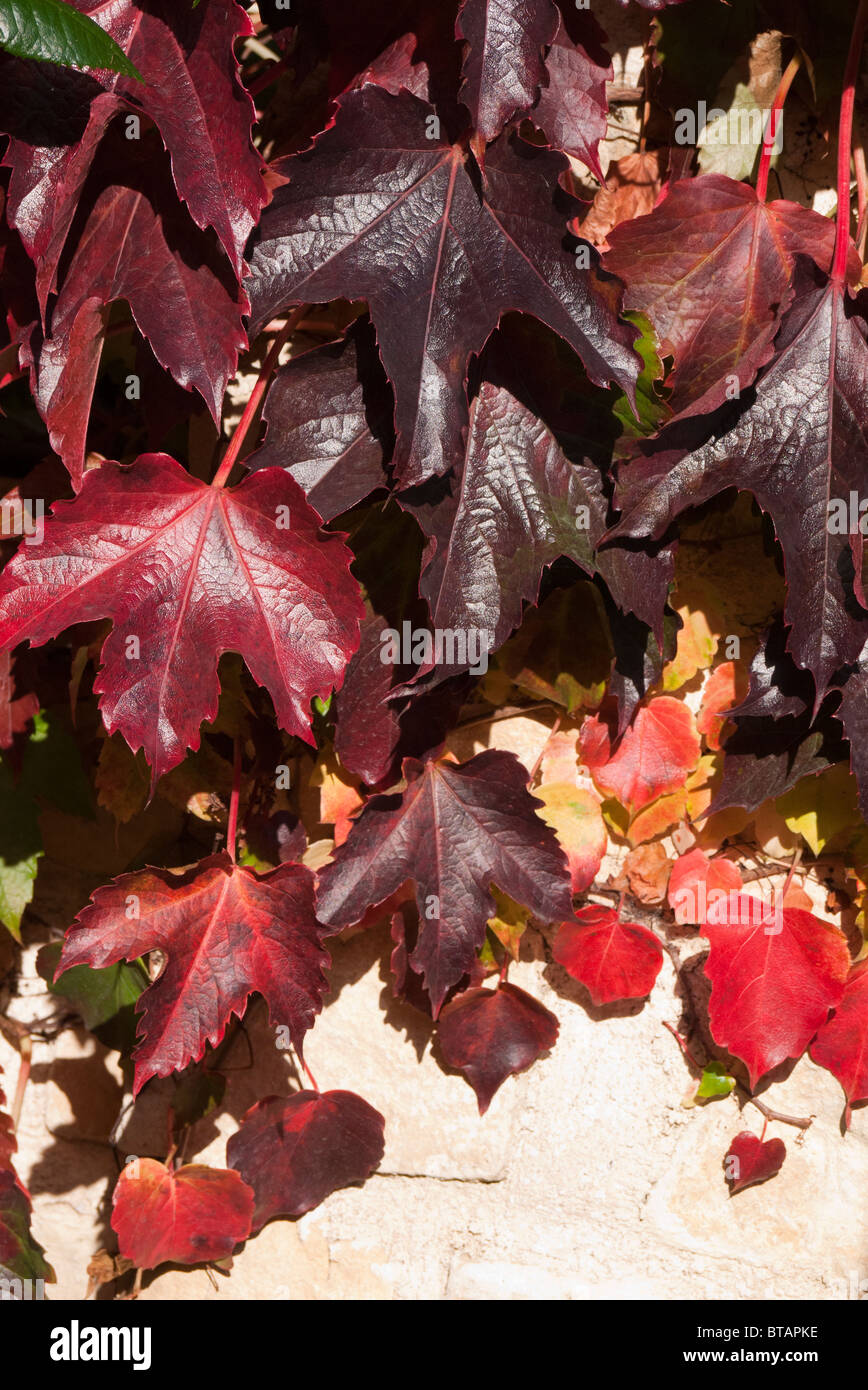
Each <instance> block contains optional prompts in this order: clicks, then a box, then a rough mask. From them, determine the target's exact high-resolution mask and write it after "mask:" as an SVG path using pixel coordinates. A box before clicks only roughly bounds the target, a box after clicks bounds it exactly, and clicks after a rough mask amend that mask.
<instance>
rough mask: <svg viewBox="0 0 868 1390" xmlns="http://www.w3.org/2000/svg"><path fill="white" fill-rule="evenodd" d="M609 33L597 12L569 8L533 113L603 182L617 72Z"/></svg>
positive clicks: (553, 140)
mask: <svg viewBox="0 0 868 1390" xmlns="http://www.w3.org/2000/svg"><path fill="white" fill-rule="evenodd" d="M605 37H606V36H605V34H604V33H603V30H602V29H601V28H600V26H599V24H598V23H597V21H596V20H595V19H594V17H593V15H591V14H589V13H587V12H583V11H580V12H578V13H577V12H575V11H574V10H572V9H571V8H565V9H564V11H563V13H562V14H561V15H560V16H559V19H558V27H557V32H556V33H555V36H554V38H553V40H552V44H551V47H550V48H549V51H548V53H547V54H546V59H545V78H546V80H545V81H544V82H543V84H542V87H541V89H540V94H539V100H538V101H537V103H536V106H535V107H534V108H533V110H532V111H531V112H529V115H530V119H531V120H532V121H533V123H534V125H536V126H538V127H539V128H540V130H542V131H544V132H545V134H546V136H547V137H548V141H549V144H550V145H552V146H553V147H554V148H555V149H556V150H563V151H564V153H565V154H568V155H571V156H572V157H573V158H574V159H580V160H581V161H582V163H583V164H586V165H587V167H588V168H589V169H590V170H591V173H592V174H594V175H595V176H596V177H597V178H598V179H599V180H600V182H601V183H602V182H603V170H602V168H601V167H600V154H599V146H600V141H601V140H603V139H605V135H606V121H607V118H608V114H609V103H608V99H607V97H606V82H607V80H609V79H610V78H611V76H612V72H613V68H612V60H611V58H610V57H609V54H608V53H607V51H606V49H605V48H604V47H603V44H604V41H605Z"/></svg>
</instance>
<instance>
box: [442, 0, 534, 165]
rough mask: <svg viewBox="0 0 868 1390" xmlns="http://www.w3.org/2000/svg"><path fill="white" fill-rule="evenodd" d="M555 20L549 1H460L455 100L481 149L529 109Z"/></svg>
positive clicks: (457, 26)
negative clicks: (469, 121)
mask: <svg viewBox="0 0 868 1390" xmlns="http://www.w3.org/2000/svg"><path fill="white" fill-rule="evenodd" d="M559 21H560V16H559V14H558V9H557V6H556V5H555V4H554V0H462V4H461V8H460V9H459V11H458V19H457V20H456V23H455V33H456V36H457V37H458V38H459V39H463V40H464V42H465V45H466V47H465V52H464V63H463V65H462V69H461V71H462V77H463V81H462V83H461V88H460V90H459V93H458V96H459V100H460V101H462V102H463V103H464V105H465V106H466V107H467V109H468V111H469V112H470V116H471V119H472V121H473V125H474V128H475V130H476V134H477V136H478V138H479V141H480V142H481V143H482V144H483V145H485V144H488V143H489V142H490V141H491V140H493V139H494V138H495V137H496V136H497V135H499V134H500V132H501V131H502V130H503V127H504V126H505V125H506V123H507V121H509V120H511V119H512V117H513V116H515V115H516V114H517V113H519V112H522V113H523V112H526V111H527V110H528V109H529V108H530V107H531V106H533V104H534V102H535V101H536V98H537V92H538V91H539V85H540V81H541V80H542V76H543V50H544V48H545V47H546V46H547V45H548V44H550V43H551V42H552V39H553V38H554V36H555V33H556V31H557V29H558V25H559Z"/></svg>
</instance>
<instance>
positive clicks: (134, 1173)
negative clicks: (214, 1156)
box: [111, 1158, 253, 1269]
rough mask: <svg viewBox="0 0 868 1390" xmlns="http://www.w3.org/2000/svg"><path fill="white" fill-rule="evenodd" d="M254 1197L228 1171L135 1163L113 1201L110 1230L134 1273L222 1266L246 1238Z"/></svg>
mask: <svg viewBox="0 0 868 1390" xmlns="http://www.w3.org/2000/svg"><path fill="white" fill-rule="evenodd" d="M252 1217H253V1191H252V1189H251V1188H250V1187H248V1185H247V1183H245V1182H244V1181H243V1180H242V1179H241V1177H240V1176H239V1174H238V1173H236V1172H235V1171H234V1169H232V1168H209V1167H208V1166H207V1164H204V1163H185V1164H184V1166H183V1167H181V1168H178V1169H173V1168H171V1167H169V1166H168V1165H167V1164H165V1163H160V1162H159V1161H158V1160H157V1159H155V1158H137V1159H134V1160H133V1161H132V1162H130V1163H128V1164H127V1165H126V1166H125V1167H124V1168H123V1169H122V1171H121V1174H120V1177H119V1178H118V1180H117V1184H116V1186H115V1190H114V1193H113V1195H112V1217H111V1225H112V1230H113V1231H115V1232H116V1233H117V1237H118V1248H119V1250H120V1254H121V1256H122V1257H123V1258H124V1259H127V1260H131V1261H132V1263H133V1264H134V1265H135V1266H136V1268H137V1269H156V1267H157V1265H161V1264H165V1263H166V1262H167V1261H169V1262H171V1263H172V1264H178V1265H195V1264H202V1263H205V1262H206V1261H210V1260H224V1259H226V1257H227V1256H228V1255H231V1254H232V1251H233V1250H234V1249H235V1247H236V1245H239V1244H240V1243H241V1241H243V1240H246V1239H247V1237H248V1236H249V1235H250V1229H251V1221H252Z"/></svg>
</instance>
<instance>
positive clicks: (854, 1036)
mask: <svg viewBox="0 0 868 1390" xmlns="http://www.w3.org/2000/svg"><path fill="white" fill-rule="evenodd" d="M810 1051H811V1057H812V1059H813V1061H815V1062H816V1063H817V1066H818V1067H826V1068H827V1070H828V1071H830V1072H831V1073H832V1075H833V1076H836V1077H837V1078H838V1080H839V1081H840V1083H841V1086H842V1088H843V1090H844V1094H845V1095H846V1097H847V1117H848V1123H849V1113H850V1106H851V1105H855V1104H856V1102H857V1101H860V1100H868V960H863V961H860V962H859V964H858V965H854V966H853V968H852V970H851V971H850V974H849V976H848V977H847V983H846V984H845V986H844V996H843V998H842V999H841V1002H840V1003H839V1004H836V1005H835V1011H834V1013H833V1014H832V1016H831V1018H830V1019H829V1020H828V1022H826V1023H824V1024H823V1026H822V1028H821V1029H820V1031H819V1033H818V1034H817V1036H816V1037H815V1038H814V1041H813V1042H812V1043H811V1049H810Z"/></svg>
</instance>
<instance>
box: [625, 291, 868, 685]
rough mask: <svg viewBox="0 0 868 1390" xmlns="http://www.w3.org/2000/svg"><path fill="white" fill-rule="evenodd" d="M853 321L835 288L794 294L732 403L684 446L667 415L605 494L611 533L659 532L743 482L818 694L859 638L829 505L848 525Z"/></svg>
mask: <svg viewBox="0 0 868 1390" xmlns="http://www.w3.org/2000/svg"><path fill="white" fill-rule="evenodd" d="M862 328H863V326H862V324H861V320H860V319H859V318H858V316H857V315H856V313H855V311H854V309H853V307H852V305H851V303H850V301H849V299H848V298H847V297H846V296H845V294H844V292H843V290H842V289H841V287H840V286H836V285H835V284H829V285H828V286H826V287H822V288H819V289H813V290H811V291H810V292H808V293H805V294H801V295H799V296H798V297H797V298H796V300H795V302H794V304H793V307H792V308H791V309H790V311H789V313H788V314H787V316H786V317H785V319H784V322H783V325H782V327H781V330H780V333H779V335H778V338H777V340H776V344H775V348H776V356H775V358H774V360H773V361H772V362H771V363H770V364H769V366H768V367H766V369H765V371H764V372H763V374H762V376H761V377H760V378H759V380H758V381H757V383H756V387H755V388H754V389H753V390H752V391H751V392H750V393H749V394H746V396H745V399H744V401H743V402H738V401H735V402H733V403H732V406H731V407H729V409H728V410H727V409H723V410H722V411H721V412H720V414H719V415H718V416H715V417H713V419H712V421H711V422H710V424H711V425H712V427H713V428H714V431H715V432H714V434H713V435H712V437H711V438H710V439H708V440H707V442H705V443H703V444H701V445H699V447H697V448H693V449H692V450H691V451H690V452H686V451H685V450H684V449H683V448H681V449H677V448H676V449H673V448H671V447H667V445H668V444H670V443H672V442H677V440H678V438H679V433H678V432H679V429H680V428H682V427H680V426H679V425H677V424H673V425H671V426H670V427H669V429H668V430H667V431H664V434H663V435H661V437H660V442H659V444H657V445H645V446H644V447H643V453H644V454H645V455H646V456H645V457H642V458H640V459H637V460H636V461H634V462H632V463H630V464H629V465H628V466H627V467H626V468H624V469H622V470H621V485H620V488H619V492H618V495H617V498H616V501H617V503H618V505H619V506H621V507H622V509H623V511H624V516H623V517H622V519H621V521H620V522H619V523H618V525H617V526H616V527H614V528H613V532H612V534H614V535H643V536H647V535H652V536H660V535H662V534H663V533H664V532H665V531H666V529H667V528H668V526H669V524H670V522H671V521H672V520H673V519H674V518H675V516H677V515H678V513H679V512H681V511H683V509H684V508H685V507H687V506H695V505H698V504H699V503H701V502H704V501H706V499H707V498H709V497H712V496H714V495H715V493H718V492H722V491H723V490H724V489H725V488H728V487H732V486H737V487H741V488H747V489H749V490H750V491H751V492H752V493H753V494H754V496H755V497H756V499H757V501H758V502H759V504H760V506H761V507H762V508H763V510H764V511H767V512H770V513H771V516H772V519H773V521H774V524H775V530H776V532H777V535H778V539H779V540H780V543H781V546H782V548H783V552H784V565H785V568H786V577H787V586H788V587H787V601H786V609H785V617H786V620H787V622H788V623H790V625H791V627H792V633H791V636H790V642H789V649H790V652H791V653H792V655H793V657H794V658H795V660H796V661H797V662H798V664H799V665H800V666H804V667H807V668H808V669H809V670H810V671H812V673H813V675H814V679H815V681H816V683H817V694H818V697H820V696H822V695H823V693H824V692H825V690H826V689H827V687H828V685H829V683H830V681H831V679H832V677H833V676H834V675H835V673H836V672H837V671H838V670H839V668H840V667H842V666H844V665H846V664H847V663H849V662H853V661H855V660H856V659H857V658H858V656H859V654H860V652H861V650H862V647H863V644H864V643H865V641H866V637H868V620H866V618H865V617H864V616H861V617H860V616H858V609H857V607H856V604H855V600H854V597H853V591H852V581H851V580H850V579H849V578H848V576H849V575H851V574H852V570H853V565H852V558H851V554H850V535H849V533H848V530H844V532H843V533H842V532H840V531H839V530H836V529H835V525H833V520H835V524H837V520H836V519H833V517H832V514H831V513H830V510H829V503H830V501H831V500H836V503H837V504H840V506H843V507H844V508H845V510H846V512H847V518H848V519H847V523H846V524H847V526H848V527H849V508H850V503H851V492H852V493H853V494H854V495H855V496H857V497H860V498H861V497H864V496H865V495H866V494H868V470H866V459H868V423H866V415H865V412H864V411H860V410H859V409H858V406H857V403H858V402H860V401H863V400H865V399H866V396H868V346H866V342H865V338H864V336H863V331H862ZM821 386H822V389H820V388H821ZM706 432H707V429H706ZM839 509H840V507H839Z"/></svg>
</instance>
